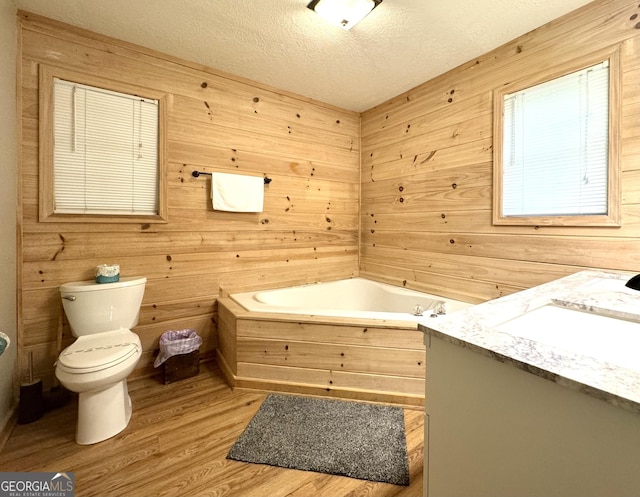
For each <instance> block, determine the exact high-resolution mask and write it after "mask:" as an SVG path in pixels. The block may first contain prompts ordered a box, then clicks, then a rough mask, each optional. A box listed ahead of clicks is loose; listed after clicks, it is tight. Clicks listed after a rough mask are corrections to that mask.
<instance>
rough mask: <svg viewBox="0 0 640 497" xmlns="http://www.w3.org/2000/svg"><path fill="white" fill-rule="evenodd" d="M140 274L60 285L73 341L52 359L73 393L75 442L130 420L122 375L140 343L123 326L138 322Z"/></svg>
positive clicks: (105, 434) (99, 437) (89, 440)
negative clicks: (75, 400) (75, 402)
mask: <svg viewBox="0 0 640 497" xmlns="http://www.w3.org/2000/svg"><path fill="white" fill-rule="evenodd" d="M145 284H146V279H145V278H128V279H121V280H120V282H117V283H106V284H96V283H94V282H74V283H67V284H65V285H62V286H61V287H60V294H61V297H62V302H63V306H64V309H65V314H66V315H67V318H68V321H69V325H70V327H71V332H72V334H73V335H74V336H76V337H77V340H76V341H75V342H74V343H72V344H71V345H70V346H69V347H67V348H65V349H64V350H63V351H62V352H61V353H60V356H59V357H58V361H57V362H56V370H55V374H56V377H57V378H58V380H59V381H60V383H61V384H62V385H63V386H64V387H65V388H67V389H68V390H70V391H72V392H76V393H78V422H77V427H76V442H77V443H78V444H80V445H88V444H94V443H98V442H101V441H103V440H106V439H108V438H111V437H113V436H114V435H117V434H118V433H120V432H121V431H122V430H124V429H125V428H126V427H127V425H128V423H129V420H130V419H131V412H132V406H131V398H130V397H129V393H128V389H127V377H128V376H129V375H130V374H131V372H132V371H133V370H134V368H135V366H136V364H137V363H138V360H139V359H140V356H141V355H142V346H141V344H140V338H139V337H138V335H137V334H135V333H134V332H132V331H131V330H130V329H129V328H132V327H133V326H135V325H136V324H137V322H138V314H139V310H140V305H141V303H142V296H143V294H144V287H145Z"/></svg>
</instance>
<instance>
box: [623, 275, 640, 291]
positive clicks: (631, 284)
mask: <svg viewBox="0 0 640 497" xmlns="http://www.w3.org/2000/svg"><path fill="white" fill-rule="evenodd" d="M624 286H626V287H628V288H631V289H633V290H640V274H636V275H635V276H634V277H633V278H631V279H630V280H629V281H627V283H626V284H625V285H624Z"/></svg>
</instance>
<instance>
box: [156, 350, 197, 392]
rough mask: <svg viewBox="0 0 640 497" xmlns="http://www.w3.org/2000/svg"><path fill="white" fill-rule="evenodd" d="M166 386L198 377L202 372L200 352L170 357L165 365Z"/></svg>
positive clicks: (195, 351)
mask: <svg viewBox="0 0 640 497" xmlns="http://www.w3.org/2000/svg"><path fill="white" fill-rule="evenodd" d="M163 366H164V384H165V385H166V384H168V383H173V382H174V381H179V380H184V379H185V378H191V377H192V376H196V375H197V374H198V373H199V372H200V352H199V351H198V350H194V351H193V352H189V353H188V354H178V355H174V356H171V357H169V359H167V360H166V361H165V362H164V363H163Z"/></svg>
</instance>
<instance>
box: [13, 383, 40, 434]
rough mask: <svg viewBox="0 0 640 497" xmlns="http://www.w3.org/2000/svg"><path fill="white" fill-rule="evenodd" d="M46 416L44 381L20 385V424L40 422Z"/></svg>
mask: <svg viewBox="0 0 640 497" xmlns="http://www.w3.org/2000/svg"><path fill="white" fill-rule="evenodd" d="M43 414H44V400H43V397H42V380H34V381H32V382H30V383H23V384H22V385H20V401H19V402H18V424H21V425H24V424H27V423H33V422H34V421H38V420H39V419H40V418H41V417H42V415H43Z"/></svg>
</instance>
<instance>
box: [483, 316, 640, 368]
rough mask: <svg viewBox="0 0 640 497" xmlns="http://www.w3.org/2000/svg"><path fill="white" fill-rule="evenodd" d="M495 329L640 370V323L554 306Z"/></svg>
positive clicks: (507, 322) (520, 317)
mask: <svg viewBox="0 0 640 497" xmlns="http://www.w3.org/2000/svg"><path fill="white" fill-rule="evenodd" d="M495 329H497V330H498V331H502V332H505V333H509V334H511V335H515V336H519V337H523V338H527V339H529V340H532V341H535V342H540V343H544V344H546V345H551V346H554V347H558V348H560V349H563V350H566V351H570V352H574V353H577V354H581V355H584V356H588V357H593V358H596V359H600V360H604V361H606V362H609V363H611V364H615V365H618V366H622V367H625V368H628V369H632V370H635V371H640V323H637V322H633V321H627V320H624V319H618V318H615V317H610V316H601V315H598V314H592V313H588V312H584V311H580V310H576V309H569V308H566V307H560V306H556V305H553V304H548V305H544V306H542V307H539V308H537V309H534V310H532V311H529V312H527V313H525V314H523V315H521V316H518V317H516V318H514V319H512V320H510V321H506V322H504V323H502V324H500V325H498V326H497V327H496V328H495Z"/></svg>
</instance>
